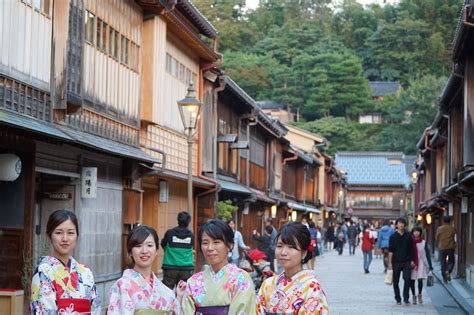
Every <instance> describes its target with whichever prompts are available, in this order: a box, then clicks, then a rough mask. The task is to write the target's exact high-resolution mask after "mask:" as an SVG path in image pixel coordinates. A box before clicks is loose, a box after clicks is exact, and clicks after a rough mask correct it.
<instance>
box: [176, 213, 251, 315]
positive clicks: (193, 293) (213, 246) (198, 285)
mask: <svg viewBox="0 0 474 315" xmlns="http://www.w3.org/2000/svg"><path fill="white" fill-rule="evenodd" d="M198 241H199V244H200V247H201V252H202V254H203V255H204V258H205V259H206V262H207V263H208V265H210V267H208V268H206V269H205V270H204V271H202V272H198V273H196V274H194V275H193V276H192V277H191V278H189V279H188V283H187V287H186V293H185V294H186V296H185V298H184V299H183V302H182V307H183V313H184V314H200V315H208V314H209V315H210V314H213V315H221V314H222V315H224V314H239V315H249V314H255V293H254V292H255V289H254V286H253V283H252V280H251V279H250V276H249V275H248V273H246V272H245V271H243V270H242V269H240V268H237V267H236V266H234V265H232V264H229V263H227V254H228V253H229V251H231V250H232V248H233V247H234V232H233V231H232V229H231V228H230V227H229V226H228V225H227V224H226V223H225V222H224V221H221V220H210V221H209V222H207V223H206V224H204V225H203V226H202V227H201V229H200V230H199V234H198Z"/></svg>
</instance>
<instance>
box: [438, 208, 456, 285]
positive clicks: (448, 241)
mask: <svg viewBox="0 0 474 315" xmlns="http://www.w3.org/2000/svg"><path fill="white" fill-rule="evenodd" d="M450 223H451V218H450V217H449V216H447V215H446V216H444V217H443V225H441V226H440V227H438V229H437V230H436V241H437V242H438V249H439V260H440V262H441V274H442V275H443V280H444V282H445V283H449V282H451V273H452V272H453V269H454V250H455V249H456V239H455V238H456V229H455V228H454V227H453V226H452V225H451V224H450Z"/></svg>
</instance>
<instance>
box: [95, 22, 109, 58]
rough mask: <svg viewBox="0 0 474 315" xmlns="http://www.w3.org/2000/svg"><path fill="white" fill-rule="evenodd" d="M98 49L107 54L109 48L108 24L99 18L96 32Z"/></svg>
mask: <svg viewBox="0 0 474 315" xmlns="http://www.w3.org/2000/svg"><path fill="white" fill-rule="evenodd" d="M96 34H97V36H96V45H97V49H99V50H101V51H103V52H105V51H106V47H107V23H105V22H104V21H103V20H101V19H99V18H97V32H96Z"/></svg>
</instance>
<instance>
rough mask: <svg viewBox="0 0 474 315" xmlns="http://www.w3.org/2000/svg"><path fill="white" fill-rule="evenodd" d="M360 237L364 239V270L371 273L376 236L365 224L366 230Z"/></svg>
mask: <svg viewBox="0 0 474 315" xmlns="http://www.w3.org/2000/svg"><path fill="white" fill-rule="evenodd" d="M360 239H361V240H362V246H361V247H362V254H363V255H364V272H365V273H369V268H370V263H371V262H372V251H373V249H374V237H373V234H372V231H371V230H370V228H369V226H368V225H366V226H364V231H363V232H361V235H360Z"/></svg>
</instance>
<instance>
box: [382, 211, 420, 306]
mask: <svg viewBox="0 0 474 315" xmlns="http://www.w3.org/2000/svg"><path fill="white" fill-rule="evenodd" d="M405 225H406V221H405V219H404V218H399V219H398V220H397V221H396V227H397V230H396V232H395V233H393V234H392V236H390V239H389V245H388V249H389V254H388V263H389V264H388V269H391V270H393V291H394V293H395V300H396V301H397V304H401V297H400V288H399V286H398V284H399V281H400V275H401V274H402V273H403V281H404V283H403V302H404V303H405V304H406V305H410V282H411V270H412V268H413V267H415V262H414V249H413V238H412V237H411V234H410V233H407V232H406V230H405Z"/></svg>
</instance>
